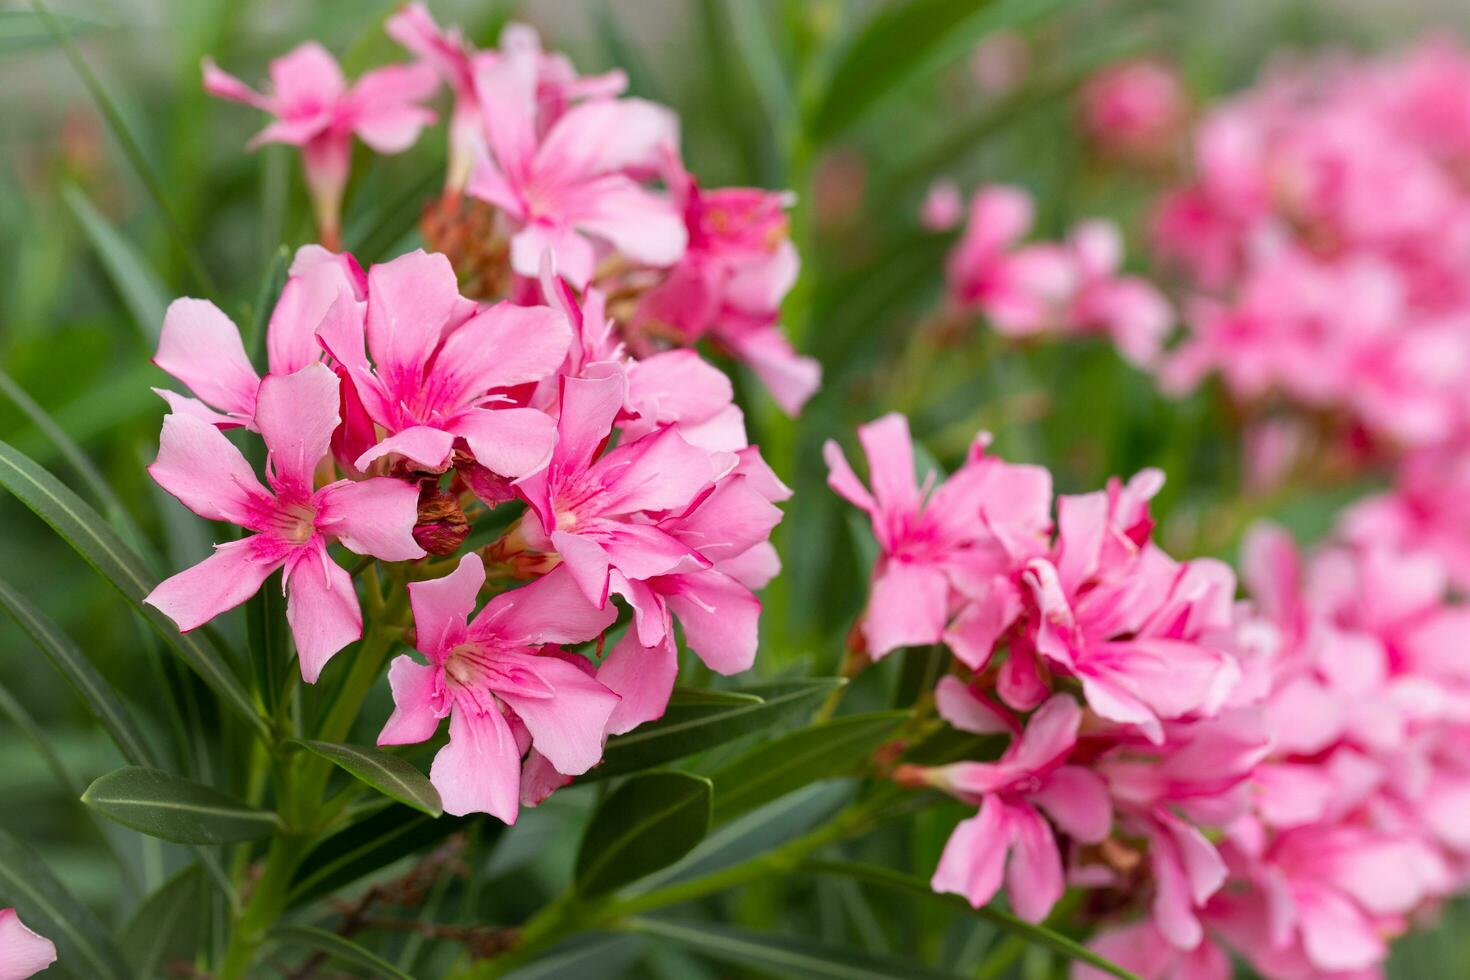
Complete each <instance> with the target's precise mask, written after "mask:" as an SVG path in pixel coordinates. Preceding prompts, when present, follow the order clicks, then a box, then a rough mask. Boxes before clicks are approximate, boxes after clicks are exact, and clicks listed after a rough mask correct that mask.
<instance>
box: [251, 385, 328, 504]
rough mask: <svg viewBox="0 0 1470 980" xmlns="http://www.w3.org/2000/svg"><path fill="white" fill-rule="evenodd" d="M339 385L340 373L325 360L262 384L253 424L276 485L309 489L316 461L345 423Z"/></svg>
mask: <svg viewBox="0 0 1470 980" xmlns="http://www.w3.org/2000/svg"><path fill="white" fill-rule="evenodd" d="M339 388H340V382H339V381H338V379H337V375H336V374H335V373H333V371H332V369H331V368H329V367H327V366H326V365H325V364H321V363H314V364H308V365H307V366H306V367H304V368H302V369H301V370H300V371H297V372H296V373H295V374H287V375H274V374H273V375H271V376H269V377H267V378H266V379H265V380H264V381H262V382H261V383H260V395H259V396H258V397H257V399H256V403H255V427H256V428H257V429H258V430H260V435H261V438H262V439H264V440H265V445H266V448H267V449H268V450H270V466H271V474H272V476H273V478H274V480H275V483H276V485H277V486H285V487H290V488H292V489H293V490H296V491H297V492H300V493H305V494H310V493H311V491H312V482H313V478H314V475H315V472H316V464H317V463H319V462H321V459H322V457H323V456H325V455H327V452H328V451H329V450H330V449H331V446H332V432H333V431H335V430H336V428H337V425H338V423H340V422H341V421H342V415H341V406H342V396H341V392H340V390H339Z"/></svg>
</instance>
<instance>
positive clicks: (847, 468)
mask: <svg viewBox="0 0 1470 980" xmlns="http://www.w3.org/2000/svg"><path fill="white" fill-rule="evenodd" d="M822 459H823V460H824V461H825V462H826V463H827V486H829V487H831V488H832V490H833V492H835V493H836V494H837V495H838V496H840V497H841V498H842V499H843V500H846V501H847V502H848V503H850V504H852V505H853V506H854V507H858V508H861V509H862V510H864V511H867V512H868V513H869V514H872V513H874V512H875V511H876V510H877V508H878V505H877V503H876V502H874V500H873V496H872V494H870V493H868V488H867V487H866V486H864V485H863V481H862V480H859V479H858V477H857V474H856V473H854V472H853V471H852V464H850V463H848V461H847V456H845V455H844V454H843V452H842V447H841V446H839V445H838V444H837V442H836V441H835V440H832V439H828V440H827V441H826V443H825V444H824V445H823V446H822Z"/></svg>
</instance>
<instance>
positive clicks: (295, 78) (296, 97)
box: [270, 41, 347, 119]
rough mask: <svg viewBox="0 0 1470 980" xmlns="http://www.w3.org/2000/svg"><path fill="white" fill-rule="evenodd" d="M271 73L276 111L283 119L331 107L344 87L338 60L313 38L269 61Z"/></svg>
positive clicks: (345, 86) (345, 85)
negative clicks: (319, 108)
mask: <svg viewBox="0 0 1470 980" xmlns="http://www.w3.org/2000/svg"><path fill="white" fill-rule="evenodd" d="M270 75H271V88H272V94H273V95H274V96H275V100H276V104H277V106H278V110H277V111H278V113H279V114H280V116H281V117H282V118H285V119H289V118H291V117H294V116H298V115H302V114H305V113H308V112H312V111H315V110H316V109H317V108H318V107H324V106H331V105H332V104H333V103H335V102H336V101H337V99H338V97H339V96H341V95H342V94H343V92H345V91H346V90H347V81H346V79H344V78H343V77H342V69H341V68H340V67H338V65H337V59H336V58H333V57H332V55H331V54H330V53H329V52H328V51H327V49H326V48H324V47H322V46H321V45H320V44H317V43H316V42H315V41H307V42H306V43H305V44H302V45H300V46H298V47H296V48H294V49H292V50H291V51H290V52H288V53H287V54H285V55H283V56H281V57H279V58H277V59H275V60H274V61H272V62H271V64H270Z"/></svg>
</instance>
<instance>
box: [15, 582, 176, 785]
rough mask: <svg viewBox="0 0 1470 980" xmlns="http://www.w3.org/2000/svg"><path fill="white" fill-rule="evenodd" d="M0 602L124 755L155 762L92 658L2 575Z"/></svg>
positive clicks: (144, 762)
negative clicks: (78, 647)
mask: <svg viewBox="0 0 1470 980" xmlns="http://www.w3.org/2000/svg"><path fill="white" fill-rule="evenodd" d="M0 606H4V607H5V611H6V612H7V613H8V614H9V615H10V618H11V619H13V620H15V622H16V624H17V625H18V626H20V628H21V629H23V630H25V631H26V633H27V634H28V635H29V636H30V638H31V639H32V640H33V641H34V642H35V644H36V646H38V647H40V648H41V652H42V653H44V654H45V655H46V658H47V659H48V660H50V661H51V663H52V664H53V665H54V666H55V667H56V669H57V671H58V672H60V674H61V676H62V677H63V678H64V679H65V680H66V682H67V683H68V684H70V685H71V686H72V688H73V689H74V690H75V691H76V692H77V694H78V695H80V696H81V698H82V701H83V702H85V703H86V705H87V710H88V711H90V712H91V713H92V715H93V717H95V718H96V719H97V720H98V721H99V722H101V723H102V727H103V728H105V729H107V734H108V736H109V737H110V738H111V739H112V741H113V744H114V745H116V746H117V749H118V751H119V752H121V753H122V756H123V758H124V759H126V760H128V761H129V762H131V763H133V765H136V766H153V765H157V761H156V757H155V756H154V754H153V750H152V749H151V748H149V746H148V740H147V739H146V738H144V737H143V731H142V729H141V728H139V727H138V723H137V722H136V721H134V720H133V716H132V714H131V713H130V712H129V711H128V709H127V707H126V706H125V705H124V704H123V702H122V699H121V698H119V697H118V696H117V694H116V692H114V691H113V689H112V685H110V684H108V683H107V680H106V679H105V678H104V677H103V676H102V675H101V674H100V673H99V672H98V670H97V668H96V667H94V666H92V663H91V661H89V660H88V659H87V658H86V656H84V655H83V654H82V651H81V650H79V649H77V646H76V644H74V643H72V641H71V638H70V637H68V636H67V635H66V634H65V633H63V632H61V630H60V629H59V628H58V627H57V626H56V624H55V623H53V622H52V621H51V620H50V619H48V618H47V617H46V615H45V614H44V613H42V612H41V610H39V609H37V608H36V607H35V606H34V605H32V604H31V602H30V601H29V600H28V599H26V598H25V597H24V596H22V595H21V594H20V593H19V592H16V591H15V590H14V589H13V588H11V586H10V584H9V583H8V582H6V581H5V580H4V579H0Z"/></svg>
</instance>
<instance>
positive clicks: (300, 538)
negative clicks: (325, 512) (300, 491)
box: [272, 501, 316, 545]
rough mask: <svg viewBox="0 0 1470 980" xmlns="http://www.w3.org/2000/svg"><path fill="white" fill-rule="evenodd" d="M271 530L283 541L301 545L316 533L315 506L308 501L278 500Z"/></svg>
mask: <svg viewBox="0 0 1470 980" xmlns="http://www.w3.org/2000/svg"><path fill="white" fill-rule="evenodd" d="M272 523H273V526H272V530H273V531H274V532H275V533H276V535H277V536H278V537H280V538H281V539H282V540H284V541H288V542H290V543H291V544H295V545H302V544H305V543H306V542H307V541H310V540H311V536H312V535H313V534H315V533H316V507H314V506H312V504H311V503H310V502H308V501H294V502H293V501H280V502H279V504H278V506H277V507H276V513H275V519H274V521H273V522H272Z"/></svg>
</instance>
